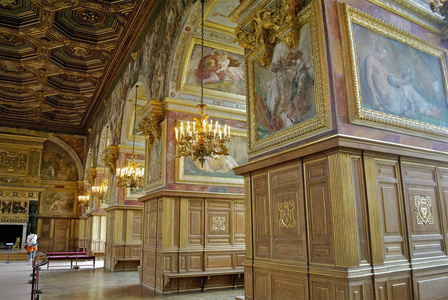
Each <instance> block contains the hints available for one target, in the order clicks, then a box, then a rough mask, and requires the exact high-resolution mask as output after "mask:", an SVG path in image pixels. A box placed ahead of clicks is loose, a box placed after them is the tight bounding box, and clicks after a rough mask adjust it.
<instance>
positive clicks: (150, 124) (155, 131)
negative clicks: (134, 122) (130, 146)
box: [137, 100, 163, 144]
mask: <svg viewBox="0 0 448 300" xmlns="http://www.w3.org/2000/svg"><path fill="white" fill-rule="evenodd" d="M151 106H152V107H151V111H150V113H149V115H148V116H147V117H145V118H143V119H141V120H140V122H139V123H138V126H137V128H138V130H140V131H142V132H143V134H144V135H145V137H146V139H148V144H152V143H153V142H154V139H157V140H159V139H160V137H161V135H162V126H161V124H162V121H163V111H162V103H161V102H160V101H157V100H151Z"/></svg>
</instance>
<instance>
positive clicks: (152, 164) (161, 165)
mask: <svg viewBox="0 0 448 300" xmlns="http://www.w3.org/2000/svg"><path fill="white" fill-rule="evenodd" d="M161 128H162V132H161V135H160V139H156V138H155V139H154V142H153V144H152V145H151V146H149V145H148V150H147V152H146V159H145V160H146V167H145V172H146V180H147V181H146V189H147V190H148V189H152V188H155V187H160V186H163V185H164V184H165V172H166V171H165V168H166V167H165V166H166V162H165V159H166V148H165V147H166V146H165V145H166V121H163V122H162V123H161Z"/></svg>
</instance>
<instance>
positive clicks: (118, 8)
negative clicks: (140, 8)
mask: <svg viewBox="0 0 448 300" xmlns="http://www.w3.org/2000/svg"><path fill="white" fill-rule="evenodd" d="M136 1H137V0H134V1H133V2H129V3H125V4H111V5H107V4H100V3H98V2H97V1H87V0H80V1H77V6H79V7H85V8H90V9H94V10H98V11H102V12H107V13H123V12H130V11H132V10H133V9H134V8H135V5H136V4H135V2H136ZM138 1H141V0H138Z"/></svg>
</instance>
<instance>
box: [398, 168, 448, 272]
mask: <svg viewBox="0 0 448 300" xmlns="http://www.w3.org/2000/svg"><path fill="white" fill-rule="evenodd" d="M401 170H402V178H403V185H404V186H403V188H404V200H405V201H404V202H405V208H406V216H407V227H408V237H409V248H410V249H409V250H410V256H411V257H410V258H411V263H412V265H413V266H415V265H416V264H417V262H418V261H420V262H421V261H422V259H423V260H425V259H427V258H431V257H434V258H436V259H437V260H438V262H441V261H443V260H444V261H445V264H446V263H447V262H448V261H447V260H446V249H445V242H444V238H443V233H442V220H441V212H442V210H441V209H442V207H441V203H440V199H439V197H438V190H437V173H436V167H435V166H434V165H430V164H417V163H412V162H406V161H403V162H402V163H401ZM441 256H442V257H443V258H445V259H441V258H440V257H441ZM422 267H423V266H422Z"/></svg>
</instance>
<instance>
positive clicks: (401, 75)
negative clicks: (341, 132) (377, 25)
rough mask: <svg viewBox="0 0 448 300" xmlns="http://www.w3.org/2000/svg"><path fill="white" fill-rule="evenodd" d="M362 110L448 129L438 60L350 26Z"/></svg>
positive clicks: (403, 44)
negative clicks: (351, 28) (354, 49)
mask: <svg viewBox="0 0 448 300" xmlns="http://www.w3.org/2000/svg"><path fill="white" fill-rule="evenodd" d="M353 36H354V43H355V45H356V46H355V48H356V57H357V64H358V72H359V82H360V87H361V97H362V100H361V102H362V107H363V108H365V109H370V110H375V111H379V112H383V113H387V114H392V115H395V116H399V117H403V118H408V119H411V120H416V121H420V122H424V123H429V124H433V125H437V126H442V127H445V128H448V107H447V95H446V93H445V86H444V80H443V75H442V70H441V65H440V61H439V58H437V57H434V56H432V55H430V54H428V53H425V52H423V51H420V50H418V49H415V48H413V47H411V46H409V45H407V44H405V43H402V42H399V41H397V40H394V39H392V38H389V37H386V36H383V35H381V34H379V33H377V32H374V31H372V30H369V29H367V28H365V27H363V26H360V25H357V24H353Z"/></svg>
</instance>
